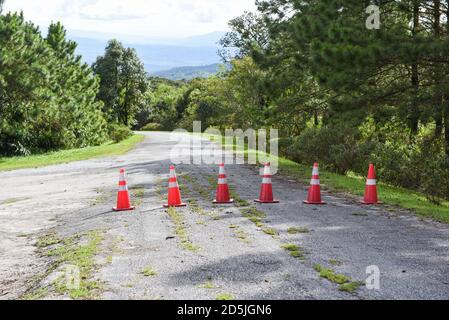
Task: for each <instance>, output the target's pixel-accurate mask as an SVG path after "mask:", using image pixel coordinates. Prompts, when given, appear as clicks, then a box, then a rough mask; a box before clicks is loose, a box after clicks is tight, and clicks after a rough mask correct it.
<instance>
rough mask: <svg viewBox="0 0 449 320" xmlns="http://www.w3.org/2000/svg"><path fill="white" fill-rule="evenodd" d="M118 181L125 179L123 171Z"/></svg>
mask: <svg viewBox="0 0 449 320" xmlns="http://www.w3.org/2000/svg"><path fill="white" fill-rule="evenodd" d="M119 181H125V174H124V173H120V179H119Z"/></svg>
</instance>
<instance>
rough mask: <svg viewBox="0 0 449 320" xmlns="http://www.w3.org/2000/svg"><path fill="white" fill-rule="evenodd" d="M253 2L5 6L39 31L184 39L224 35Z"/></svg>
mask: <svg viewBox="0 0 449 320" xmlns="http://www.w3.org/2000/svg"><path fill="white" fill-rule="evenodd" d="M254 2H255V0H126V1H124V0H6V3H5V9H6V10H4V11H20V10H23V11H24V13H25V17H26V18H27V19H28V20H32V21H33V22H34V23H36V24H38V25H39V26H41V27H47V26H48V24H49V23H50V22H51V21H61V22H62V23H63V24H64V25H65V27H66V28H67V29H69V30H84V31H97V32H106V33H117V34H128V35H134V36H146V37H158V38H159V37H171V38H176V37H186V36H192V35H200V34H205V33H209V32H213V31H225V30H227V22H228V21H229V20H230V19H232V18H234V17H236V16H239V15H241V14H242V13H243V12H244V11H245V10H247V11H254V10H255V5H254Z"/></svg>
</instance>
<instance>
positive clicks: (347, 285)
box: [314, 264, 362, 293]
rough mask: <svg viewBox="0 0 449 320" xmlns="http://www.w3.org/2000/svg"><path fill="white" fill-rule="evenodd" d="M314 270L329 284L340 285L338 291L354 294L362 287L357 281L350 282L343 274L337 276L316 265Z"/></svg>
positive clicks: (332, 271)
mask: <svg viewBox="0 0 449 320" xmlns="http://www.w3.org/2000/svg"><path fill="white" fill-rule="evenodd" d="M314 269H315V271H316V272H318V273H319V274H320V277H321V278H323V279H327V280H329V281H330V282H333V283H335V284H338V285H340V286H339V288H338V290H340V291H343V292H347V293H354V292H356V291H357V290H358V289H359V288H360V286H361V285H362V283H361V282H359V281H352V279H351V278H349V277H347V276H345V275H343V274H338V273H336V272H335V271H334V270H332V269H327V268H324V267H323V266H321V265H319V264H316V265H315V266H314Z"/></svg>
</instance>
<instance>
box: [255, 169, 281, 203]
mask: <svg viewBox="0 0 449 320" xmlns="http://www.w3.org/2000/svg"><path fill="white" fill-rule="evenodd" d="M271 177H272V174H271V163H269V162H268V163H267V164H265V169H264V173H263V180H262V187H261V190H260V196H259V199H257V200H254V201H255V202H258V203H279V201H278V200H275V199H274V196H273V184H272V182H271Z"/></svg>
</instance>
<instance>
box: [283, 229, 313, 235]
mask: <svg viewBox="0 0 449 320" xmlns="http://www.w3.org/2000/svg"><path fill="white" fill-rule="evenodd" d="M287 233H288V234H298V233H310V230H309V229H308V228H305V227H304V228H295V227H292V228H288V230H287Z"/></svg>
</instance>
